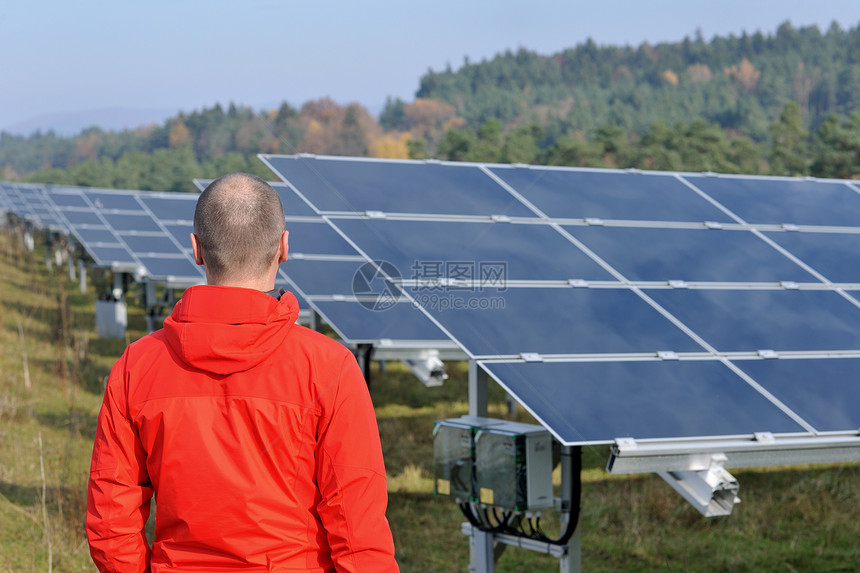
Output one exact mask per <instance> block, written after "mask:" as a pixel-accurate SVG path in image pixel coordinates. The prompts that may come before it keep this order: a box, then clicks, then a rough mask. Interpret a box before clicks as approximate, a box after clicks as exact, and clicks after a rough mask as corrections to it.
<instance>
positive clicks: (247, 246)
mask: <svg viewBox="0 0 860 573" xmlns="http://www.w3.org/2000/svg"><path fill="white" fill-rule="evenodd" d="M283 231H284V207H283V205H282V203H281V198H280V197H278V194H277V193H276V192H275V190H274V189H272V186H271V185H269V184H268V183H266V182H265V181H263V180H262V179H260V178H259V177H257V176H256V175H250V174H248V173H231V174H229V175H224V176H223V177H219V178H218V179H215V180H214V181H212V182H211V183H210V184H209V185H207V186H206V189H204V190H203V192H202V193H201V194H200V197H199V198H198V199H197V207H196V208H195V210H194V234H195V235H197V242H198V244H199V245H200V248H201V250H202V254H203V259H204V264H205V265H206V271H207V274H209V276H210V277H211V278H212V279H214V280H224V279H228V278H247V277H255V276H260V275H263V274H265V272H266V271H267V270H268V268H269V265H271V264H272V259H274V257H275V255H276V254H277V252H278V246H279V241H280V238H281V234H282V233H283Z"/></svg>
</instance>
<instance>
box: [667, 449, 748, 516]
mask: <svg viewBox="0 0 860 573" xmlns="http://www.w3.org/2000/svg"><path fill="white" fill-rule="evenodd" d="M727 459H728V458H727V457H726V455H725V454H711V460H710V466H709V467H708V468H707V469H704V470H680V471H669V472H658V474H657V475H659V476H660V477H661V478H663V479H664V480H665V481H666V482H667V483H668V484H669V485H670V486H672V488H673V489H674V490H675V491H677V492H678V493H680V494H681V496H682V497H683V498H684V499H686V500H687V501H688V502H689V503H690V504H691V505H692V506H693V507H695V508H696V510H697V511H698V512H699V513H701V514H702V515H703V516H705V517H715V516H720V515H730V514H731V513H732V509H733V508H734V506H735V504H737V503H740V501H741V500H740V498H739V497H738V496H737V494H738V480H736V479H735V477H734V476H733V475H732V474H730V473H729V472H728V471H727V470H726V469H725V468H724V467H723V464H725V463H726V460H727Z"/></svg>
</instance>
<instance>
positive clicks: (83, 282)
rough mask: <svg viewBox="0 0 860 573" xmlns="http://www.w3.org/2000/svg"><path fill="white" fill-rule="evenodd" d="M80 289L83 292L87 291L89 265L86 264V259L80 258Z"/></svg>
mask: <svg viewBox="0 0 860 573" xmlns="http://www.w3.org/2000/svg"><path fill="white" fill-rule="evenodd" d="M78 277H79V278H80V282H79V283H78V289H79V290H80V291H81V292H82V293H83V292H87V265H86V264H84V259H78Z"/></svg>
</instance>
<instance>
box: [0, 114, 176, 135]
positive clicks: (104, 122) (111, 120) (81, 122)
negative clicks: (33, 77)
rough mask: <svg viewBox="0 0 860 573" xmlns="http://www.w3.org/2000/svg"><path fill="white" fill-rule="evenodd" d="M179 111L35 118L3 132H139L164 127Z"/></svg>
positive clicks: (22, 133) (64, 133) (14, 125)
mask: <svg viewBox="0 0 860 573" xmlns="http://www.w3.org/2000/svg"><path fill="white" fill-rule="evenodd" d="M176 113H177V110H175V109H134V108H119V107H115V108H101V109H91V110H86V111H74V112H65V113H52V114H46V115H40V116H36V117H32V118H30V119H27V120H25V121H21V122H18V123H16V124H13V125H8V126H5V127H3V128H2V131H5V132H7V133H11V134H14V135H30V134H31V133H35V132H36V131H41V132H43V133H44V132H48V131H53V132H54V133H56V134H57V135H60V136H71V135H77V134H79V133H80V132H82V131H84V130H85V129H87V128H90V127H98V128H100V129H102V130H104V131H121V130H123V129H136V128H138V127H141V126H144V125H152V124H160V123H162V122H164V120H166V119H168V118H169V117H172V116H174V115H176Z"/></svg>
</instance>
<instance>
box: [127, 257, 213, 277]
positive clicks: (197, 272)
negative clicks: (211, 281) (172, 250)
mask: <svg viewBox="0 0 860 573" xmlns="http://www.w3.org/2000/svg"><path fill="white" fill-rule="evenodd" d="M138 258H139V259H140V262H141V263H142V264H143V265H144V266H145V267H146V270H147V272H148V273H149V275H150V276H151V277H153V278H166V277H177V278H189V277H190V278H192V279H197V280H199V281H200V282H203V281H204V279H205V275H204V274H203V269H202V267H198V266H197V265H195V264H194V263H192V262H191V261H190V260H188V259H186V258H181V259H178V258H167V257H164V256H148V255H138Z"/></svg>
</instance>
